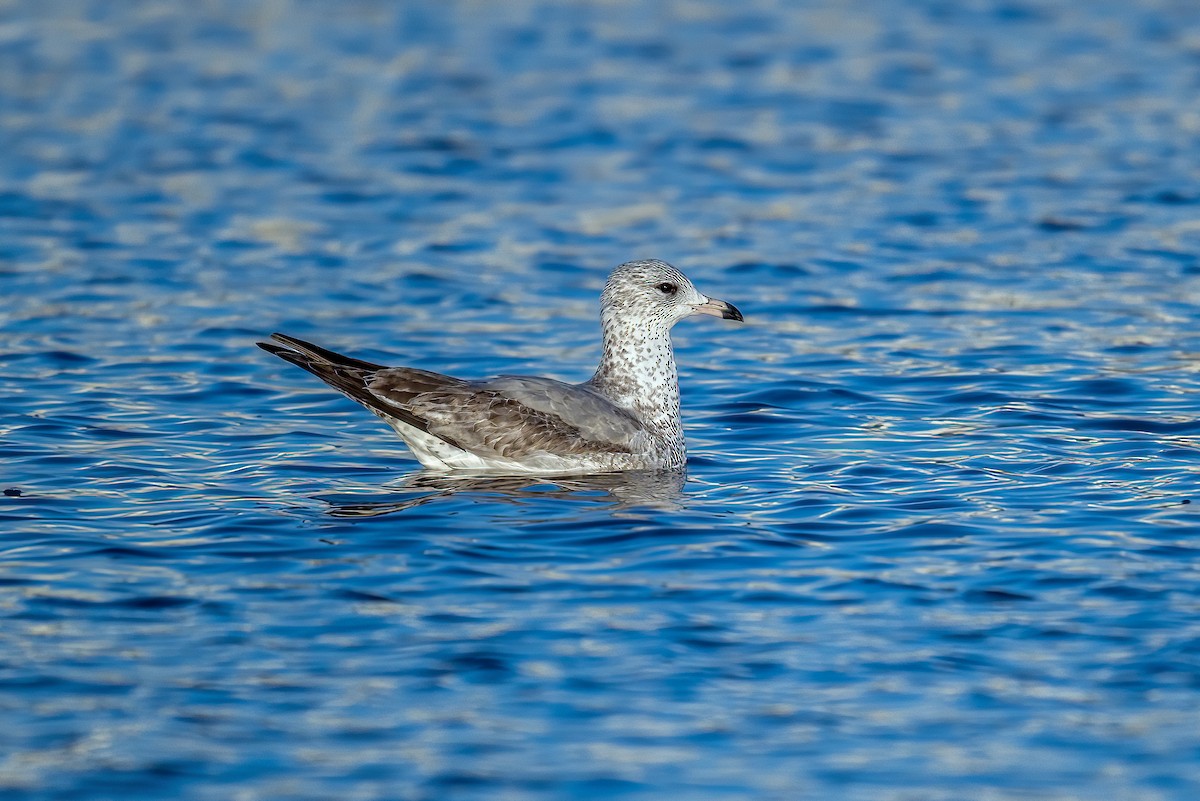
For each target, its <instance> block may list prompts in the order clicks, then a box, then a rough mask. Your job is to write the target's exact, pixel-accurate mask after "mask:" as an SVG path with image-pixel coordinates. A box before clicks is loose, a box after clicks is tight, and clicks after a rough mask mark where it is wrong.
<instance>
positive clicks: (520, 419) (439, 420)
mask: <svg viewBox="0 0 1200 801" xmlns="http://www.w3.org/2000/svg"><path fill="white" fill-rule="evenodd" d="M272 338H273V339H274V340H276V342H279V343H282V345H283V346H282V347H281V346H280V345H277V344H274V343H270V342H260V343H258V344H259V347H261V348H262V349H263V350H266V351H268V352H269V353H273V354H275V355H276V356H279V357H280V358H282V359H284V360H286V361H289V362H291V363H292V364H295V365H297V366H299V367H302V368H304V369H305V370H307V371H309V372H310V373H312V374H313V375H315V376H317V377H318V378H320V379H321V380H322V381H324V382H325V383H327V384H329V385H330V386H332V387H333V388H334V389H337V390H338V391H339V392H342V393H343V394H345V395H346V396H347V397H349V398H351V399H353V400H356V401H358V402H359V403H361V404H362V405H363V406H365V407H367V408H368V409H370V410H371V411H372V412H374V413H375V414H377V415H379V416H380V417H382V418H384V419H385V420H399V421H400V422H403V423H405V424H406V425H409V426H412V427H414V428H416V429H418V430H420V431H425V432H428V433H430V434H432V435H434V436H435V437H439V438H440V439H442V440H445V441H446V442H447V443H449V444H450V445H453V446H455V447H457V448H461V449H463V450H465V451H470V452H472V453H475V454H477V455H480V456H500V457H504V458H513V459H520V458H522V457H524V456H527V455H537V454H542V453H552V454H563V455H572V454H584V453H637V452H639V451H640V448H639V445H641V444H642V442H643V440H644V438H645V436H646V433H645V429H644V427H643V426H642V424H641V423H640V422H638V420H637V418H636V417H634V416H633V415H632V414H631V413H629V412H628V411H626V410H625V409H622V408H620V407H618V406H614V405H613V404H612V403H611V402H609V401H608V400H607V399H606V398H604V397H603V396H601V395H598V394H597V393H596V392H594V391H592V390H591V389H588V388H586V387H583V386H579V385H573V384H564V383H562V382H561V381H554V380H552V379H549V378H526V377H523V376H501V377H500V378H495V379H492V380H490V381H479V382H473V381H464V380H462V379H460V378H454V377H452V376H448V375H442V374H440V373H431V372H428V371H426V370H416V369H413V368H410V367H384V366H382V365H379V364H373V363H371V362H365V361H362V360H361V359H354V358H351V357H349V356H344V355H342V354H340V353H336V352H334V351H331V350H326V349H325V348H322V347H320V346H318V345H314V344H312V343H311V342H305V341H304V340H302V339H297V338H296V337H289V336H286V335H284V334H272Z"/></svg>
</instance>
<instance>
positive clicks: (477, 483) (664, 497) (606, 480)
mask: <svg viewBox="0 0 1200 801" xmlns="http://www.w3.org/2000/svg"><path fill="white" fill-rule="evenodd" d="M686 481H687V472H686V471H684V470H645V471H641V470H634V471H627V472H623V473H601V474H596V475H583V476H533V475H530V476H495V475H470V474H433V473H426V472H419V473H414V474H412V475H409V476H407V477H405V478H404V479H402V480H401V481H400V482H398V483H397V484H395V485H392V487H390V488H389V489H388V491H387V492H381V493H380V494H379V495H375V496H370V495H360V494H355V495H341V496H323V497H320V498H318V500H321V501H324V502H325V503H327V504H328V505H329V509H328V513H329V514H330V515H331V516H333V517H342V518H355V517H359V518H361V517H380V516H383V515H391V514H397V513H399V512H403V511H405V510H407V509H413V508H416V507H418V506H423V505H424V504H427V503H433V502H436V501H438V500H442V499H446V498H450V497H453V496H461V495H464V494H466V495H477V496H479V497H480V498H481V499H486V500H489V501H500V502H504V503H512V504H516V505H523V504H533V503H540V502H544V501H545V500H546V499H547V498H559V499H562V500H563V501H564V502H576V503H579V502H583V503H593V504H595V503H599V504H607V505H610V506H612V507H613V508H614V509H633V508H637V507H649V508H656V509H665V510H672V509H677V508H679V506H680V501H681V498H682V496H683V487H684V484H685V483H686Z"/></svg>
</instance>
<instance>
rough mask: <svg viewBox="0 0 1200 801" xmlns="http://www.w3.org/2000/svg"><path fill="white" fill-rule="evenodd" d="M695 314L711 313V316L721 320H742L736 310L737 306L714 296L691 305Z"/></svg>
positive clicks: (740, 314)
mask: <svg viewBox="0 0 1200 801" xmlns="http://www.w3.org/2000/svg"><path fill="white" fill-rule="evenodd" d="M692 309H693V310H694V312H695V313H696V314H711V315H712V316H713V317H720V318H721V319H722V320H737V321H738V322H739V323H740V322H743V318H742V313H741V312H740V311H738V310H737V306H734V305H733V304H732V303H726V302H725V301H723V300H717V299H716V298H705V299H704V302H703V303H697V304H696V305H694V306H692Z"/></svg>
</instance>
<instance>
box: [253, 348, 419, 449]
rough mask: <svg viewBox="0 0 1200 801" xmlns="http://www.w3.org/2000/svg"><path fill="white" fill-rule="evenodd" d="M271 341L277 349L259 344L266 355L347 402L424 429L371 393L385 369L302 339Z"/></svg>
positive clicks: (402, 412) (399, 410)
mask: <svg viewBox="0 0 1200 801" xmlns="http://www.w3.org/2000/svg"><path fill="white" fill-rule="evenodd" d="M271 339H274V340H275V341H276V342H280V343H282V345H276V344H275V343H274V342H259V343H258V346H259V347H260V348H262V349H263V350H265V351H266V352H267V353H273V354H275V355H276V356H278V357H279V358H281V359H283V360H284V361H285V362H291V363H292V364H294V365H296V366H297V367H300V368H303V369H305V370H307V371H308V372H310V373H312V374H313V375H315V376H316V377H317V378H319V379H321V380H322V381H324V382H325V383H326V384H328V385H329V386H331V387H333V388H334V389H336V390H337V391H338V392H340V393H342V394H343V395H345V396H346V397H347V398H350V400H353V401H358V402H359V403H361V404H362V405H363V406H366V407H367V408H368V409H370V410H371V411H372V412H375V414H378V415H380V416H381V417H384V418H388V417H397V418H400V419H402V420H404V422H406V423H409V424H410V425H418V427H421V428H424V426H423V425H421V421H419V420H417V419H416V418H415V417H413V418H412V420H409V419H407V418H410V417H412V415H407V414H405V413H404V411H403V410H402V409H398V408H396V407H394V406H392V405H391V404H386V403H384V402H383V401H381V399H380V398H379V396H378V395H376V394H375V393H373V392H372V391H371V388H370V384H371V381H372V380H373V379H374V377H375V373H376V372H378V371H380V370H386V369H387V367H385V366H384V365H382V364H374V363H373V362H365V361H363V360H362V359H355V358H352V357H350V356H343V355H342V354H340V353H335V352H334V351H331V350H326V349H325V348H322V347H321V346H319V345H314V344H312V343H311V342H305V341H304V340H303V339H296V338H295V337H289V336H288V335H287V334H278V333H276V334H271Z"/></svg>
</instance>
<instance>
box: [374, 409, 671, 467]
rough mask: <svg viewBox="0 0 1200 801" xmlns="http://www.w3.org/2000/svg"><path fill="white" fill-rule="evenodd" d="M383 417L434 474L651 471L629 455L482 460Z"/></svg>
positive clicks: (648, 464)
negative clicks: (463, 472)
mask: <svg viewBox="0 0 1200 801" xmlns="http://www.w3.org/2000/svg"><path fill="white" fill-rule="evenodd" d="M380 417H383V419H384V420H386V421H387V423H388V425H390V426H391V427H392V428H393V429H395V430H396V433H397V434H399V435H400V438H401V439H403V440H404V442H405V443H406V444H407V445H408V447H409V449H410V450H412V452H413V456H415V457H417V461H419V462H420V463H421V465H422V466H423V467H425V468H426V469H429V470H437V471H451V470H454V471H458V470H469V471H479V472H488V473H505V474H510V475H514V474H532V475H572V474H576V475H578V474H585V473H606V472H609V471H613V470H637V469H654V468H656V467H659V465H656V464H654V463H653V461H652V460H639V459H637V457H634V456H632V455H630V454H600V455H597V456H595V457H576V458H568V457H563V456H557V455H555V454H552V453H546V454H540V455H536V456H526V457H523V458H522V459H521V460H520V461H517V460H515V459H504V458H498V457H490V458H489V457H484V456H480V455H478V454H475V453H471V452H470V451H464V450H463V449H462V448H456V447H454V446H453V445H451V444H450V443H448V442H446V441H445V440H443V439H439V438H438V437H435V436H434V435H432V434H430V433H428V432H425V431H422V430H421V429H419V428H415V427H413V426H410V425H409V424H408V423H405V422H403V421H401V420H397V419H395V418H394V417H384V416H383V415H380Z"/></svg>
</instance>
